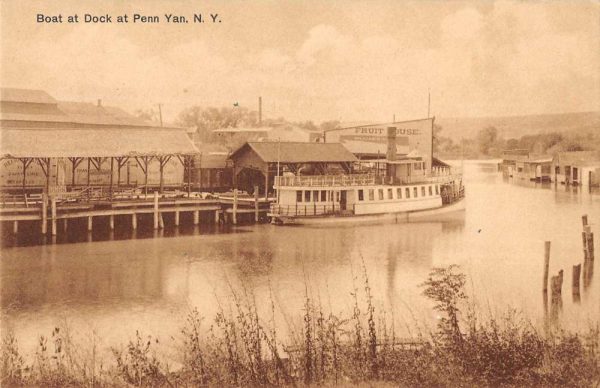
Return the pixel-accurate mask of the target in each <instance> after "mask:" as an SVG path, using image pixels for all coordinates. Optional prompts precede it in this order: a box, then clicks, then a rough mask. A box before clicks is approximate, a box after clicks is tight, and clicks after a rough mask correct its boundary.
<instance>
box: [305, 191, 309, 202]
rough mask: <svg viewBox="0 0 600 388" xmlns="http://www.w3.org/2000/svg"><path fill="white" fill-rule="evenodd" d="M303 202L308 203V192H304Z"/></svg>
mask: <svg viewBox="0 0 600 388" xmlns="http://www.w3.org/2000/svg"><path fill="white" fill-rule="evenodd" d="M304 202H310V191H309V190H306V191H305V192H304Z"/></svg>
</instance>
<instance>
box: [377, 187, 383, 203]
mask: <svg viewBox="0 0 600 388" xmlns="http://www.w3.org/2000/svg"><path fill="white" fill-rule="evenodd" d="M377 191H378V194H379V200H382V199H383V189H379V190H377Z"/></svg>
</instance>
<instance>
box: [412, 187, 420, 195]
mask: <svg viewBox="0 0 600 388" xmlns="http://www.w3.org/2000/svg"><path fill="white" fill-rule="evenodd" d="M413 194H414V197H415V198H417V197H418V196H419V190H418V188H416V187H414V188H413Z"/></svg>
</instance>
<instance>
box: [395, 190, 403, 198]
mask: <svg viewBox="0 0 600 388" xmlns="http://www.w3.org/2000/svg"><path fill="white" fill-rule="evenodd" d="M396 197H398V199H402V189H401V188H400V187H398V188H397V189H396Z"/></svg>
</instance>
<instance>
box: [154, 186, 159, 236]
mask: <svg viewBox="0 0 600 388" xmlns="http://www.w3.org/2000/svg"><path fill="white" fill-rule="evenodd" d="M154 229H158V191H155V192H154Z"/></svg>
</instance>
